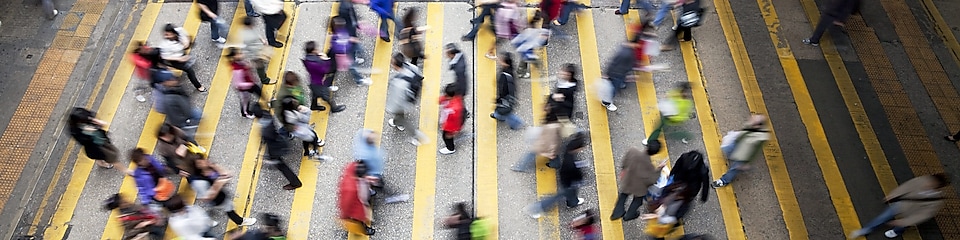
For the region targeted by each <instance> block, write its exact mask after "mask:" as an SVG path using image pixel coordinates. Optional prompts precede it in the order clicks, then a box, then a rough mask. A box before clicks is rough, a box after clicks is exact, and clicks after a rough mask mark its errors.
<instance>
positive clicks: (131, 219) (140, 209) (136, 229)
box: [103, 193, 166, 240]
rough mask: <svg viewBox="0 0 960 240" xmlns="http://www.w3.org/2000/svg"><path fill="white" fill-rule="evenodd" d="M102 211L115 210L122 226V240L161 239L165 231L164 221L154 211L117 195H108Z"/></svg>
mask: <svg viewBox="0 0 960 240" xmlns="http://www.w3.org/2000/svg"><path fill="white" fill-rule="evenodd" d="M103 205H104V209H106V210H107V211H113V210H117V212H119V213H120V215H119V216H117V218H118V219H119V220H120V221H119V222H120V224H121V225H123V236H124V237H123V238H122V239H123V240H150V239H162V238H163V233H164V231H165V230H166V226H164V224H163V223H164V222H165V219H164V217H163V216H161V215H160V214H158V213H157V212H156V211H152V210H150V209H147V208H146V207H144V206H143V205H141V204H136V203H133V202H129V201H126V200H123V197H122V196H121V195H120V194H119V193H115V194H113V195H110V197H109V198H107V200H106V201H104V204H103Z"/></svg>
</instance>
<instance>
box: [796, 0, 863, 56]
mask: <svg viewBox="0 0 960 240" xmlns="http://www.w3.org/2000/svg"><path fill="white" fill-rule="evenodd" d="M860 4H861V1H860V0H834V1H830V3H829V5H827V6H826V7H825V8H824V9H823V13H822V14H820V21H819V22H817V27H816V28H814V29H813V34H812V35H810V37H809V38H804V39H803V43H804V44H808V45H812V46H820V37H822V36H823V33H824V32H826V31H827V28H828V27H830V26H831V25H836V26H839V27H843V26H844V23H845V22H847V18H850V15H853V14H859V13H860Z"/></svg>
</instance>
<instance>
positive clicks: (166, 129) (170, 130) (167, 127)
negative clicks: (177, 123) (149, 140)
mask: <svg viewBox="0 0 960 240" xmlns="http://www.w3.org/2000/svg"><path fill="white" fill-rule="evenodd" d="M174 128H175V127H174V126H173V125H171V124H170V123H163V125H160V130H158V131H157V137H160V136H163V135H167V134H174Z"/></svg>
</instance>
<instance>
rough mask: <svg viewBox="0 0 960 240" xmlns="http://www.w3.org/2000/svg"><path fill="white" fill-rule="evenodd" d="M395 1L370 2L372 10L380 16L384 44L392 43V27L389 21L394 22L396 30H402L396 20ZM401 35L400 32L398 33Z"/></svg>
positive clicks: (375, 0)
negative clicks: (390, 30)
mask: <svg viewBox="0 0 960 240" xmlns="http://www.w3.org/2000/svg"><path fill="white" fill-rule="evenodd" d="M393 5H394V4H393V0H372V1H370V10H372V11H373V12H375V13H377V15H378V16H380V39H381V40H383V41H384V42H390V32H389V30H388V29H389V28H390V25H389V24H388V23H387V19H389V20H391V21H393V25H394V27H395V28H396V29H400V27H401V26H399V25H398V24H399V23H398V22H397V20H396V19H394V17H393V16H394V10H393ZM397 32H398V33H399V31H397Z"/></svg>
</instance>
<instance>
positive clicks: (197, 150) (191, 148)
mask: <svg viewBox="0 0 960 240" xmlns="http://www.w3.org/2000/svg"><path fill="white" fill-rule="evenodd" d="M184 145H185V146H187V152H188V153H193V154H197V155H199V156H200V158H201V159H207V149H205V148H203V147H201V146H197V145H196V144H193V143H192V142H187V143H186V144H184Z"/></svg>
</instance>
